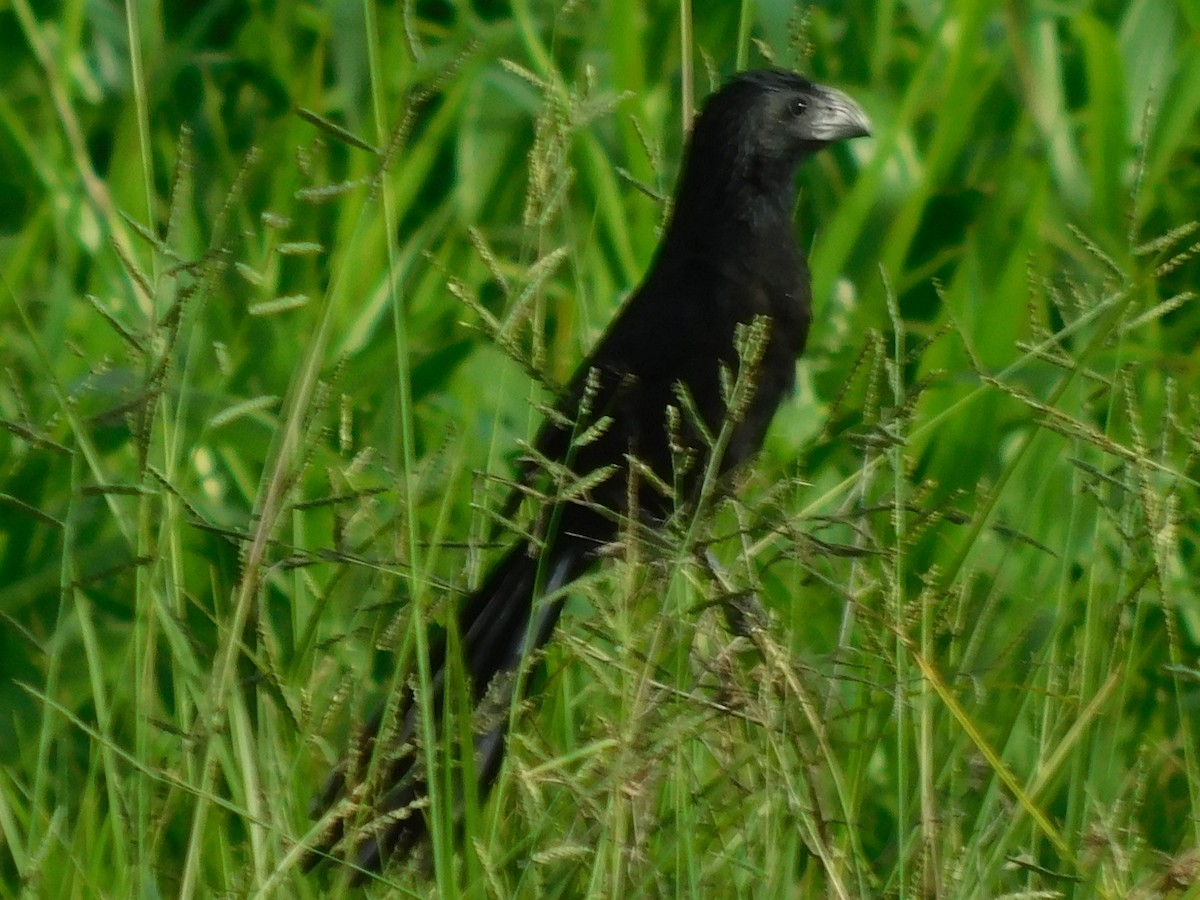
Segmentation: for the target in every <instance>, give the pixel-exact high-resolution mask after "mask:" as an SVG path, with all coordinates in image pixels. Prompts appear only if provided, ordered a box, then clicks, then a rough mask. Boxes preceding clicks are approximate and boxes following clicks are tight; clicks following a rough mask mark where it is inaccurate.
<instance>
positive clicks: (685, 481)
mask: <svg viewBox="0 0 1200 900" xmlns="http://www.w3.org/2000/svg"><path fill="white" fill-rule="evenodd" d="M869 127H870V126H869V123H868V121H867V117H866V115H865V114H864V113H863V111H862V110H861V109H860V108H859V107H858V105H857V104H855V103H854V102H853V101H852V100H851V99H850V98H849V97H847V96H846V95H845V94H842V93H841V92H839V91H835V90H832V89H830V88H827V87H822V86H820V85H816V84H812V83H811V82H809V81H808V80H806V79H804V78H802V77H801V76H799V75H795V74H792V73H789V72H783V71H777V70H772V71H759V72H747V73H744V74H741V75H738V76H736V77H735V78H733V79H732V80H731V81H730V82H729V83H728V84H726V85H725V87H723V88H722V89H721V90H720V91H718V92H717V93H715V94H714V95H712V96H711V97H710V98H709V99H708V101H707V103H706V104H705V106H704V109H703V111H702V112H701V113H700V115H699V117H698V118H697V119H696V122H695V125H694V128H693V131H692V135H691V141H690V148H689V150H688V152H687V158H686V161H685V163H684V166H683V171H682V175H681V177H680V181H679V186H678V189H677V192H676V195H675V205H674V209H673V211H672V214H671V219H670V223H669V225H668V226H667V229H666V232H665V234H664V235H663V239H662V243H661V244H660V246H659V248H658V252H657V254H656V256H655V259H654V263H653V265H651V267H650V271H649V272H648V273H647V275H646V278H645V280H644V281H643V282H642V285H641V286H640V287H639V288H638V289H637V290H636V291H635V292H634V294H633V295H632V296H631V297H630V298H629V300H628V302H627V303H626V304H625V306H624V307H623V308H622V310H621V311H620V313H619V314H618V315H617V317H616V319H615V320H614V321H613V323H612V325H611V326H610V327H609V329H608V332H607V333H606V334H605V335H604V337H603V338H602V339H601V340H600V343H599V344H598V345H597V346H596V348H595V349H594V350H593V351H592V353H591V356H590V357H589V358H588V359H587V360H586V361H585V362H584V363H583V365H581V366H580V367H579V370H578V371H577V373H576V375H575V377H574V378H573V379H572V381H571V383H570V385H569V386H568V388H567V390H566V391H565V393H564V395H563V396H564V400H563V402H561V403H560V404H559V405H558V413H559V414H558V415H555V416H552V417H551V418H549V419H548V420H547V421H546V423H545V424H544V425H543V426H542V428H541V430H540V432H539V433H538V436H537V439H536V441H535V444H534V449H535V451H536V453H535V456H537V457H540V458H541V459H540V466H539V468H540V469H541V470H542V473H543V475H542V480H543V482H545V481H552V482H557V485H558V487H557V490H558V495H557V496H558V497H559V499H558V500H557V501H555V502H547V504H546V506H547V507H548V508H547V509H545V510H543V515H542V521H541V523H540V526H539V527H538V528H537V529H535V530H536V531H538V532H539V534H540V537H539V538H537V539H534V540H531V541H526V542H521V543H519V544H518V545H517V546H515V547H513V548H512V549H511V550H509V552H508V553H507V554H506V555H505V556H504V557H503V558H502V559H501V560H500V561H499V562H498V563H497V564H496V565H495V567H494V568H493V569H492V570H491V572H490V574H489V575H488V577H487V579H486V581H485V582H484V584H483V586H482V587H480V588H479V589H478V590H477V591H476V592H475V593H474V594H472V595H471V597H470V598H469V599H468V600H467V601H466V603H465V604H464V606H463V608H462V610H461V612H460V614H459V620H458V633H459V635H460V642H461V648H462V654H463V661H464V666H463V671H465V672H466V673H467V675H468V676H469V679H470V681H469V684H470V687H471V695H472V698H473V701H474V702H475V703H476V704H479V703H480V702H481V701H482V700H483V699H484V695H485V692H486V691H487V690H488V688H489V685H491V687H492V696H490V697H489V701H492V700H494V699H495V696H494V695H495V694H496V693H497V692H498V693H499V694H500V697H501V700H500V704H501V705H503V703H504V701H505V700H506V699H509V698H511V695H512V690H511V683H512V677H511V676H512V673H514V672H515V671H516V669H517V668H518V666H519V664H520V662H521V659H522V657H523V656H524V655H525V654H526V653H528V652H529V651H530V650H531V649H534V648H537V647H540V646H542V645H543V644H544V643H545V642H546V641H547V640H548V639H549V637H550V634H551V632H552V630H553V629H554V625H555V623H556V621H557V619H558V616H559V612H560V611H561V609H562V604H563V600H562V593H563V592H562V588H563V587H564V586H565V585H567V584H568V583H569V582H571V581H572V580H573V579H575V578H577V577H578V576H579V575H580V574H581V573H582V572H583V571H584V570H585V569H586V568H587V567H588V566H589V565H590V564H591V563H592V562H593V561H594V560H595V559H596V558H597V556H598V555H599V554H600V552H601V551H602V550H603V549H604V548H605V546H606V545H609V544H611V543H612V542H613V541H615V540H616V539H617V538H618V532H619V531H620V529H621V522H622V520H623V519H625V520H626V521H630V520H632V521H637V522H641V523H648V524H652V525H659V526H660V525H661V523H662V522H664V521H665V520H666V519H667V518H668V517H669V516H671V515H672V513H673V512H674V511H675V510H676V509H678V508H685V509H686V508H688V507H690V506H694V504H695V501H696V500H697V498H698V495H699V493H700V491H701V485H702V484H704V483H705V481H706V480H707V481H708V483H709V484H710V485H711V482H712V476H713V475H715V474H720V473H724V472H726V471H728V470H729V469H731V468H733V467H734V466H737V465H738V464H739V463H741V462H743V461H744V460H746V459H747V458H748V457H750V456H751V455H752V454H754V453H756V452H757V451H758V449H759V447H760V445H761V444H762V440H763V436H764V434H765V432H766V430H767V425H768V424H769V423H770V420H771V417H772V415H773V414H774V412H775V409H776V407H777V406H778V405H779V402H780V400H781V399H782V398H783V397H784V396H785V394H787V393H788V392H789V391H790V390H791V389H792V386H793V382H794V379H795V366H796V357H797V356H798V355H799V354H800V352H801V351H802V350H803V349H804V341H805V338H806V336H807V334H808V326H809V317H810V312H809V301H810V296H811V295H810V285H809V273H808V266H807V264H806V262H805V259H804V255H803V253H801V251H800V249H799V248H798V247H797V246H796V238H795V234H794V232H793V226H792V211H793V207H794V205H795V200H796V187H795V184H794V176H795V171H796V168H797V166H798V164H799V163H800V162H801V161H802V160H804V159H805V158H806V157H808V156H809V155H810V154H812V153H814V152H815V151H817V150H819V149H821V148H822V147H824V146H826V145H828V144H831V143H833V142H835V141H841V140H845V139H847V138H853V137H858V136H861V135H866V134H868V132H869ZM739 335H741V337H740V338H739ZM739 341H740V344H741V350H740V351H739V350H738V349H737V345H738V344H739ZM739 370H740V371H741V376H742V377H743V378H744V379H745V380H744V381H743V386H744V385H745V384H746V383H752V385H753V388H752V392H746V391H743V392H742V393H741V394H740V395H739V394H738V392H737V391H736V390H732V389H731V387H730V383H731V381H734V380H735V379H736V378H737V377H738V375H737V373H738V372H739ZM735 395H737V396H735ZM739 397H740V399H739ZM669 408H670V410H671V411H670V413H668V409H669ZM706 473H707V474H706ZM527 474H529V473H527ZM536 477H537V476H536V475H530V477H529V478H528V479H527V480H529V481H532V480H535V479H536ZM572 482H573V483H574V484H572ZM632 507H636V509H634V508H632ZM551 595H553V596H551ZM540 598H546V599H540ZM417 627H422V626H420V625H418V626H417ZM445 654H446V649H445V642H444V641H441V642H435V644H434V646H433V647H432V651H431V661H430V662H431V667H432V671H433V673H434V697H433V709H434V715H435V716H436V715H438V714H439V713H440V710H441V708H442V705H443V701H442V692H443V688H444V678H445V668H444V662H445ZM497 676H504V677H503V678H497ZM498 685H499V686H500V687H499V690H498V691H497V686H498ZM381 719H382V717H377V718H376V720H375V721H374V722H372V723H370V724H369V725H368V727H367V728H366V731H365V734H366V737H365V739H364V741H363V743H362V746H361V747H360V749H359V751H358V753H357V755H356V756H355V757H354V758H353V759H352V760H351V761H349V762H346V763H343V764H342V765H341V766H340V767H339V768H338V770H337V771H335V773H334V774H333V776H332V777H331V779H330V782H329V784H328V786H327V788H326V791H325V794H324V797H323V798H322V806H323V807H324V808H326V809H327V808H329V806H330V805H331V804H332V803H334V802H335V801H336V800H337V799H338V798H339V797H344V796H346V795H347V794H348V793H351V792H352V789H351V785H352V784H353V783H355V782H361V779H363V778H364V777H365V776H366V773H367V772H368V770H370V771H372V773H373V774H372V777H371V778H370V783H369V784H365V785H364V784H362V783H359V784H357V786H356V787H354V788H353V793H354V794H355V800H356V801H357V800H361V801H362V802H364V803H366V804H368V805H369V807H370V808H371V809H372V810H373V811H374V813H375V814H376V817H377V818H376V821H375V822H373V823H371V824H369V825H368V826H367V827H366V828H365V829H364V830H363V832H362V833H361V834H359V835H357V836H356V837H353V838H352V839H351V843H352V844H353V845H354V846H353V855H354V857H355V861H356V862H357V864H358V865H360V866H362V867H364V868H378V867H379V866H380V865H381V864H382V863H383V861H385V860H386V858H388V857H389V856H396V855H399V854H403V853H405V852H407V851H408V850H409V849H410V848H411V847H412V846H413V844H414V843H415V842H416V841H417V840H419V839H420V837H421V835H422V834H423V833H424V831H425V827H426V823H425V818H424V815H423V814H422V812H421V811H420V810H419V809H409V807H410V805H411V804H413V803H414V801H418V800H420V799H422V798H423V797H424V795H425V782H424V777H425V776H424V773H423V772H422V766H421V764H420V753H419V752H418V751H417V750H416V749H415V743H416V739H417V738H418V736H419V733H420V728H419V719H418V716H417V714H416V707H415V704H414V698H413V697H411V696H406V697H405V698H404V699H403V701H402V706H401V708H400V709H399V711H398V713H397V714H396V718H395V734H394V737H389V738H387V739H386V741H380V742H379V743H380V746H379V747H378V748H376V747H375V744H376V743H377V742H376V736H377V734H378V731H379V728H380V721H381ZM497 719H498V720H500V722H501V723H503V721H505V720H506V716H505V715H500V716H495V715H493V720H492V721H491V722H488V723H486V724H482V725H481V724H480V723H479V722H476V726H477V728H476V731H477V732H482V733H477V737H476V760H477V763H476V764H477V775H478V778H479V782H480V785H481V788H483V789H486V788H487V787H488V786H489V785H490V784H491V782H492V781H493V780H494V778H495V776H496V773H497V771H498V770H499V766H500V762H501V757H502V755H503V748H504V724H497V723H496V722H497ZM385 743H386V746H384V744H385ZM373 753H374V754H377V755H379V757H380V758H379V759H378V760H376V761H375V763H374V764H373V765H372V766H368V765H367V760H368V759H369V758H370V757H371V755H372V754H373ZM451 802H455V801H454V800H453V799H451ZM350 805H351V806H353V805H354V804H350ZM355 817H356V813H355V812H354V811H353V810H350V811H348V812H347V813H346V814H345V816H344V817H343V818H341V819H339V820H338V822H337V823H336V824H335V825H334V827H333V833H332V834H331V835H329V836H328V839H327V843H326V846H332V845H333V844H334V843H336V842H337V841H338V840H340V839H341V838H342V836H343V833H344V831H345V830H346V828H347V826H348V822H347V820H349V819H352V818H355Z"/></svg>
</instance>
